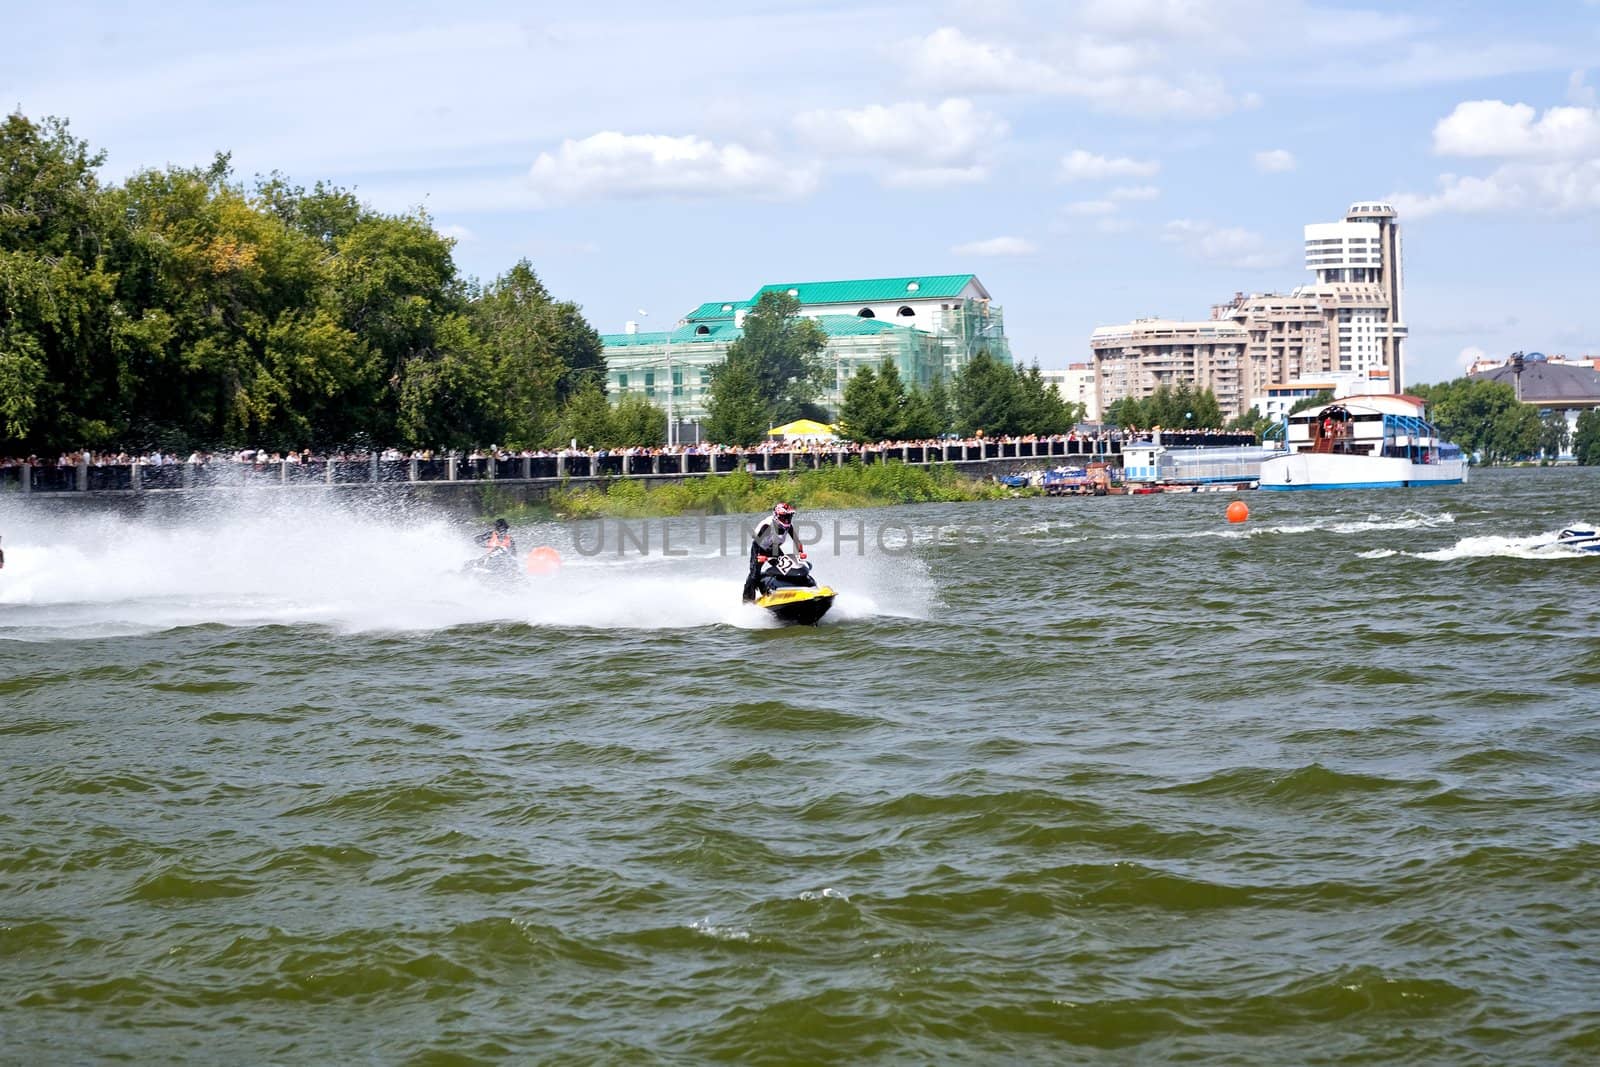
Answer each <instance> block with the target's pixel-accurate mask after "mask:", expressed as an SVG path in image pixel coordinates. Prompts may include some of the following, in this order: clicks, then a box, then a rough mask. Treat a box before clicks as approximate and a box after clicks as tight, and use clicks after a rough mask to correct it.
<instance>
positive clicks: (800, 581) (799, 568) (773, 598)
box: [755, 555, 839, 626]
mask: <svg viewBox="0 0 1600 1067" xmlns="http://www.w3.org/2000/svg"><path fill="white" fill-rule="evenodd" d="M838 595H839V594H838V593H836V592H834V590H833V589H832V588H831V587H829V586H826V585H818V584H817V580H816V579H815V578H813V577H812V576H811V564H810V562H808V561H807V560H803V559H801V558H800V557H799V556H792V555H790V556H772V557H771V558H769V559H767V560H766V562H764V563H762V565H761V576H760V577H759V578H758V579H757V581H756V599H755V603H756V606H757V607H760V608H766V609H767V610H768V611H770V612H772V614H774V615H776V616H777V617H778V618H780V619H782V620H783V621H784V622H797V623H801V624H803V625H806V626H815V625H816V624H817V623H818V622H819V621H821V619H822V617H823V616H824V615H826V614H827V613H828V609H829V608H831V607H833V598H834V597H836V596H838Z"/></svg>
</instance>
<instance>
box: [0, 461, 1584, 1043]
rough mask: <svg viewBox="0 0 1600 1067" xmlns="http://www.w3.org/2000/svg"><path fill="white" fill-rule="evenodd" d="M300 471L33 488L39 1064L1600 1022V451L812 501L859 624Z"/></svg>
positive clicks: (696, 556) (684, 538) (1388, 1034)
mask: <svg viewBox="0 0 1600 1067" xmlns="http://www.w3.org/2000/svg"><path fill="white" fill-rule="evenodd" d="M269 499H271V498H263V500H261V501H256V502H253V503H251V504H249V505H247V506H244V507H240V508H236V509H231V510H227V511H224V512H221V513H218V512H215V511H207V512H203V513H197V514H195V515H193V516H192V517H190V518H187V519H185V520H182V521H178V522H162V523H157V522H155V521H153V520H138V519H133V520H127V519H116V518H113V517H108V516H97V515H91V514H89V513H87V512H63V511H59V510H52V511H49V512H48V513H47V512H45V511H44V510H42V509H41V508H39V507H38V506H37V505H35V506H34V507H33V508H32V509H29V508H25V507H22V506H21V504H20V502H17V501H15V500H13V501H12V502H10V503H4V504H0V533H3V534H4V535H5V542H4V543H5V548H6V551H7V564H8V566H7V567H6V569H5V570H4V571H0V1033H3V1034H4V1042H5V1050H4V1053H0V1058H5V1059H14V1060H16V1061H18V1062H88V1061H97V1060H108V1059H136V1060H147V1061H156V1060H158V1061H188V1062H230V1061H240V1062H260V1061H272V1062H350V1061H369V1062H407V1063H472V1062H496V1061H506V1060H517V1061H539V1062H567V1063H592V1062H629V1063H634V1062H681V1063H698V1062H704V1061H715V1060H740V1061H746V1060H749V1061H764V1062H852V1063H855V1062H897V1063H917V1064H922V1063H958V1062H959V1063H967V1062H975V1061H988V1062H993V1061H1030V1062H1062V1061H1070V1060H1075V1059H1083V1058H1088V1057H1090V1056H1095V1055H1099V1054H1102V1053H1111V1054H1112V1055H1114V1056H1115V1057H1116V1058H1121V1059H1134V1060H1137V1061H1139V1062H1156V1061H1172V1060H1182V1059H1191V1060H1192V1059H1201V1058H1204V1059H1224V1060H1226V1059H1234V1060H1245V1061H1255V1062H1284V1063H1287V1062H1360V1061H1370V1060H1373V1059H1389V1060H1397V1061H1403V1062H1455V1063H1474V1062H1477V1063H1507V1062H1523V1063H1535V1062H1537V1063H1552V1062H1581V1061H1591V1060H1592V1059H1593V1058H1594V1057H1596V1056H1597V1055H1600V997H1597V994H1596V986H1597V982H1600V875H1597V873H1596V872H1597V870H1600V718H1597V715H1600V710H1597V709H1600V699H1597V688H1600V687H1597V683H1600V595H1597V594H1600V555H1595V556H1583V555H1580V554H1577V553H1573V552H1569V551H1567V550H1563V549H1559V548H1550V547H1543V546H1544V544H1545V542H1547V541H1548V540H1549V539H1550V538H1551V537H1552V536H1553V535H1554V533H1555V532H1556V531H1557V530H1559V529H1560V528H1561V527H1563V526H1565V525H1570V524H1573V523H1577V522H1589V523H1593V522H1595V521H1596V520H1600V472H1594V471H1583V470H1562V471H1520V472H1487V473H1481V472H1480V473H1478V474H1476V475H1475V478H1474V481H1473V482H1472V483H1471V484H1470V485H1467V486H1464V487H1457V488H1447V489H1438V490H1415V491H1410V492H1404V491H1385V492H1345V493H1329V494H1265V493H1258V494H1248V495H1247V496H1245V497H1244V499H1245V500H1246V501H1247V502H1248V503H1249V505H1250V507H1251V510H1252V513H1253V514H1252V516H1251V519H1250V521H1249V522H1247V523H1245V524H1243V525H1240V526H1230V525H1228V524H1227V523H1226V522H1225V521H1224V520H1223V511H1224V508H1225V506H1226V504H1227V502H1228V501H1229V500H1230V499H1232V498H1230V497H1227V496H1222V495H1193V496H1182V497H1173V496H1169V497H1163V498H1103V499H1067V500H1019V501H1012V502H1007V503H1000V504H972V505H960V506H935V505H929V506H922V507H907V508H895V509H886V510H883V511H875V512H866V513H861V514H860V515H847V516H833V515H825V516H820V517H821V518H823V519H824V520H827V521H828V523H830V525H827V526H826V529H827V534H825V536H824V538H823V540H822V542H819V547H817V548H816V550H814V551H813V558H814V560H815V561H816V562H817V563H818V569H819V572H820V574H821V576H822V577H823V578H824V579H827V580H829V581H831V582H832V584H835V585H837V586H838V587H840V588H841V589H842V590H843V596H842V598H841V600H840V605H839V608H838V610H837V611H836V613H835V615H834V616H830V618H829V619H828V620H827V622H826V623H825V624H824V625H823V626H821V627H819V628H816V629H778V628H773V627H771V626H768V625H766V624H765V623H764V622H763V621H762V620H761V619H759V618H758V617H756V612H755V610H754V609H745V608H742V607H740V606H739V605H737V604H736V603H734V601H735V600H736V599H737V586H738V584H739V581H740V579H741V577H742V572H743V560H742V552H743V546H742V545H739V544H735V545H733V546H732V552H733V554H732V555H730V556H728V557H726V558H723V557H721V556H719V555H718V553H717V547H716V545H715V543H714V542H713V543H710V544H705V543H700V539H699V538H698V537H697V534H696V531H695V529H694V524H693V523H692V522H691V521H685V522H682V523H676V524H673V525H672V526H671V527H670V528H669V530H668V534H669V545H670V546H671V549H672V551H673V552H674V553H676V552H679V551H683V552H686V553H687V554H686V555H670V556H669V555H663V554H661V552H660V547H661V546H660V539H659V528H658V526H656V525H652V527H651V528H650V529H649V531H648V533H649V536H650V537H651V551H650V554H649V555H648V556H641V555H640V554H639V552H638V551H637V548H636V547H635V546H633V545H630V546H629V551H628V553H627V554H626V555H624V556H623V557H621V558H619V557H618V556H617V554H616V552H615V551H614V550H612V549H610V548H608V550H607V551H604V552H601V553H598V554H595V555H583V554H582V553H581V552H579V551H578V547H579V546H580V545H583V544H584V542H583V541H582V540H581V539H582V537H583V536H585V534H584V532H583V531H582V530H574V529H571V528H562V527H557V526H551V527H548V528H542V529H527V530H520V531H518V534H519V537H520V538H521V540H522V541H523V542H524V544H533V543H539V542H548V543H552V544H556V545H558V546H560V547H562V549H563V551H564V554H565V555H566V558H567V560H568V565H567V566H566V567H565V568H563V570H562V572H561V573H560V574H559V575H557V576H554V577H551V578H546V579H541V580H540V581H539V582H538V583H537V584H535V585H533V586H532V587H530V588H529V589H527V590H523V591H511V592H497V591H493V590H485V589H483V588H481V587H479V586H477V585H476V584H475V583H472V582H469V581H466V580H464V579H462V578H461V577H459V576H458V575H456V574H453V573H452V571H453V570H454V568H455V566H456V565H457V564H458V563H459V561H460V559H461V558H462V557H463V555H464V554H465V552H466V550H467V549H466V546H465V540H464V538H465V532H466V531H465V530H464V529H463V528H461V527H459V526H456V525H453V524H452V523H450V522H449V521H447V520H445V519H444V518H441V517H437V516H422V515H402V514H381V513H380V514H376V515H374V514H367V515H358V514H354V513H351V512H349V511H343V510H337V509H335V508H334V507H333V506H332V505H318V506H310V505H305V504H300V505H295V506H282V505H271V506H269V504H268V500H269ZM835 518H839V519H842V520H845V521H846V523H847V525H846V526H845V527H844V528H843V530H842V532H843V533H845V534H846V535H849V534H851V533H853V532H854V529H855V528H854V522H855V521H856V520H857V519H861V520H863V521H864V522H865V532H866V537H865V538H864V541H863V542H860V543H859V545H860V549H861V554H860V555H858V554H857V548H858V543H857V542H853V541H849V540H845V541H843V542H842V543H841V545H840V552H841V554H840V555H837V556H836V555H834V553H833V546H832V544H831V541H830V538H831V534H832V526H831V520H833V519H835ZM587 536H589V537H590V538H591V540H590V542H588V547H591V548H592V547H593V543H594V542H593V537H594V534H593V531H592V530H591V531H590V532H589V533H588V535H587ZM908 536H909V537H910V538H911V544H910V545H909V546H907V545H906V544H905V541H906V538H907V537H908ZM574 538H578V540H576V541H575V540H574ZM680 546H682V547H680Z"/></svg>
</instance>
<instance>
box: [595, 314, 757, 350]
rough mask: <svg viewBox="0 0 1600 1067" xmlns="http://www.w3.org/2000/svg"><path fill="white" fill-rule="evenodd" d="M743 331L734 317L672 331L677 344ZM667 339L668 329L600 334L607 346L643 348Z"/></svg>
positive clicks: (731, 336) (735, 335) (730, 337)
mask: <svg viewBox="0 0 1600 1067" xmlns="http://www.w3.org/2000/svg"><path fill="white" fill-rule="evenodd" d="M701 331H704V332H701ZM743 333H744V331H743V330H742V329H740V328H739V327H737V326H735V325H734V324H733V320H732V319H721V320H717V319H709V320H706V321H705V322H690V323H685V324H684V325H682V326H678V327H676V328H675V329H673V331H672V343H673V344H675V345H691V344H695V343H697V342H699V343H704V342H706V341H732V340H734V339H736V338H738V337H739V336H740V335H742V334H743ZM666 341H667V331H665V330H657V331H655V332H653V333H603V334H601V335H600V343H601V344H602V345H604V346H605V347H607V348H642V347H644V346H646V345H662V344H665V343H666Z"/></svg>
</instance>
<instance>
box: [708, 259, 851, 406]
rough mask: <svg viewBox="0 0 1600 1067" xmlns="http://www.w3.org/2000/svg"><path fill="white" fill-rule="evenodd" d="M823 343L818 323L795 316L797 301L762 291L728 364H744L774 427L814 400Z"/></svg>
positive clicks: (823, 372) (730, 349) (824, 370)
mask: <svg viewBox="0 0 1600 1067" xmlns="http://www.w3.org/2000/svg"><path fill="white" fill-rule="evenodd" d="M827 345H828V335H827V334H826V333H825V332H823V329H822V327H821V326H818V325H817V323H816V322H815V321H814V320H812V319H808V318H804V317H802V316H801V315H800V301H799V300H797V299H796V298H794V297H792V296H790V295H789V294H787V293H780V292H777V291H775V290H773V291H769V292H765V293H762V294H761V298H760V299H759V300H757V301H756V306H755V307H753V308H751V309H750V312H749V313H748V314H747V315H745V317H744V330H743V333H742V335H741V336H740V337H739V339H738V340H737V341H735V342H733V344H731V345H729V346H728V359H727V363H728V364H729V365H732V364H743V366H744V368H745V370H746V371H747V372H748V373H749V374H750V375H751V377H752V378H753V379H754V382H755V395H756V397H757V398H758V399H759V400H760V402H761V404H762V405H763V406H764V407H765V409H766V410H767V414H768V417H769V418H771V419H772V420H773V422H772V423H769V425H773V424H777V423H784V422H789V421H791V420H793V419H797V418H800V417H802V416H803V415H805V414H806V407H805V406H806V405H807V404H809V403H811V402H813V401H814V400H815V399H816V398H817V395H818V394H819V393H820V392H821V390H822V385H823V380H824V377H825V375H826V373H827V368H826V367H825V366H824V365H823V360H822V358H821V353H822V350H823V349H824V348H826V347H827ZM719 377H720V376H719ZM766 428H767V427H766V426H763V427H762V430H763V431H765V430H766Z"/></svg>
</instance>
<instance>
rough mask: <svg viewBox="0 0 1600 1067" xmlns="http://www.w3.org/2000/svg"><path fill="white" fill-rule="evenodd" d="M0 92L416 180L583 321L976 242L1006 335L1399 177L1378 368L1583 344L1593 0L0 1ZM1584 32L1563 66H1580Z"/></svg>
mask: <svg viewBox="0 0 1600 1067" xmlns="http://www.w3.org/2000/svg"><path fill="white" fill-rule="evenodd" d="M0 20H3V22H0V24H3V25H5V26H6V28H7V32H6V33H5V34H4V36H0V101H3V102H4V104H5V106H7V107H8V108H10V107H12V106H20V108H21V110H22V111H23V113H24V114H27V115H29V116H31V117H42V116H45V115H59V116H62V117H64V118H67V119H69V120H70V121H71V123H72V126H73V129H74V131H75V132H76V133H77V134H78V135H79V136H82V137H85V138H87V139H88V140H89V141H90V142H91V143H92V144H93V145H94V146H96V147H97V148H102V149H104V150H105V151H106V152H107V153H108V160H107V164H106V168H105V176H106V177H108V178H110V179H114V180H115V179H121V178H123V177H125V176H126V175H128V174H130V173H132V172H135V171H137V170H140V169H143V168H147V167H161V166H165V165H167V164H169V163H170V164H180V165H190V164H201V163H206V162H209V161H210V159H211V157H212V155H213V153H215V152H216V151H218V150H226V151H230V152H232V153H233V162H234V166H235V171H236V174H237V175H239V176H240V177H242V178H246V179H248V178H250V177H251V176H253V175H255V174H257V173H264V172H267V171H271V170H278V171H281V172H283V173H285V174H286V175H288V176H289V177H290V178H292V179H294V180H295V181H298V182H301V183H303V184H307V185H309V184H311V183H312V182H314V181H316V180H319V179H326V180H330V181H333V182H335V183H337V184H340V185H344V186H347V187H351V188H354V189H355V190H356V191H357V193H358V194H359V195H360V196H361V197H362V198H364V199H366V200H367V201H369V202H370V203H372V204H374V205H375V206H377V207H380V208H383V209H385V210H393V211H402V210H406V209H408V208H412V207H416V206H418V205H423V206H425V207H426V208H427V210H428V211H429V212H430V214H431V215H432V216H433V218H434V220H435V223H436V225H437V226H438V227H439V228H440V229H441V230H442V231H443V232H446V233H449V234H451V235H453V236H455V237H457V239H458V244H457V246H456V258H457V262H458V263H459V265H460V266H461V268H462V269H463V270H464V271H465V272H467V273H469V274H473V275H477V276H478V277H480V278H484V279H488V278H492V277H494V276H495V275H497V274H499V273H500V272H502V271H504V270H505V269H506V268H508V267H509V266H510V265H511V264H512V263H514V262H515V261H516V260H517V259H518V258H520V257H523V256H526V257H527V258H528V259H530V260H531V261H532V262H533V264H534V266H535V267H536V269H537V270H538V271H539V273H540V274H541V275H542V276H543V277H544V279H545V281H546V282H547V284H548V285H549V286H550V288H551V289H552V290H553V291H554V292H555V293H556V294H557V295H559V296H561V297H564V298H570V299H573V300H576V301H578V302H579V303H580V304H582V305H583V306H584V308H585V311H586V313H587V314H588V316H589V318H590V320H591V321H592V322H593V323H594V324H595V325H596V326H597V327H598V328H599V329H600V330H601V331H602V332H614V331H617V330H620V329H621V327H622V323H623V321H624V320H626V319H630V318H637V317H638V316H637V312H636V309H638V308H646V309H649V310H650V311H651V313H652V315H651V319H650V320H646V321H647V323H653V321H658V320H660V319H662V318H671V317H675V316H676V315H678V314H681V313H683V312H685V311H687V310H689V309H690V308H692V307H694V306H695V305H697V304H699V303H701V302H702V301H704V300H713V299H729V298H742V297H748V296H750V295H751V294H752V293H754V291H755V290H756V288H757V287H758V286H760V285H762V284H766V283H774V282H784V281H809V280H817V279H826V278H848V277H870V276H880V275H899V274H914V273H957V272H966V271H971V272H974V273H976V274H977V275H978V276H979V277H980V278H981V279H982V280H983V282H984V283H985V285H987V286H988V288H989V290H990V291H991V293H993V294H994V297H995V299H996V301H997V302H999V303H1000V304H1001V305H1002V306H1003V307H1004V308H1005V311H1006V316H1007V327H1008V332H1009V333H1010V335H1011V336H1012V338H1013V342H1014V350H1015V351H1016V353H1017V354H1018V355H1019V356H1020V357H1022V358H1024V359H1028V360H1033V359H1037V360H1038V361H1039V362H1040V364H1041V365H1043V366H1045V367H1059V366H1064V365H1066V364H1067V363H1069V362H1074V361H1081V360H1085V359H1087V358H1088V336H1089V333H1090V331H1091V330H1092V329H1093V328H1094V327H1095V326H1096V325H1101V324H1111V323H1117V322H1125V321H1127V320H1128V319H1130V318H1133V317H1137V316H1143V315H1165V316H1169V317H1177V318H1203V317H1205V316H1206V315H1207V314H1208V313H1209V307H1210V305H1211V304H1212V303H1215V302H1219V301H1222V300H1224V299H1226V298H1228V297H1230V296H1231V295H1232V294H1233V293H1234V292H1235V291H1236V290H1244V291H1272V290H1278V291H1283V290H1287V289H1288V288H1291V287H1292V286H1294V285H1297V284H1301V283H1302V282H1305V281H1308V280H1309V279H1310V275H1309V274H1308V273H1307V272H1306V271H1305V270H1304V268H1303V264H1302V260H1301V237H1302V235H1301V227H1302V225H1303V224H1305V223H1307V222H1321V221H1334V220H1337V219H1338V218H1340V217H1341V215H1342V213H1343V211H1344V209H1345V208H1346V207H1347V206H1348V205H1349V204H1350V203H1351V202H1353V201H1356V200H1368V199H1378V198H1384V199H1390V200H1393V201H1394V202H1396V204H1397V206H1398V207H1399V208H1400V209H1401V212H1402V217H1401V224H1402V226H1403V234H1404V241H1405V257H1406V258H1405V270H1406V299H1407V307H1406V320H1407V322H1408V323H1409V324H1410V327H1411V337H1412V340H1411V342H1410V346H1409V352H1408V368H1407V375H1406V376H1407V379H1408V380H1410V381H1439V380H1443V379H1446V378H1449V377H1453V376H1454V375H1455V374H1456V373H1458V371H1459V370H1460V368H1461V366H1462V363H1463V360H1464V359H1466V358H1470V357H1471V356H1472V355H1473V354H1476V353H1477V352H1479V351H1482V352H1487V353H1489V354H1493V355H1501V354H1504V353H1507V352H1509V351H1511V350H1513V349H1519V348H1520V349H1524V350H1528V351H1535V350H1536V351H1543V352H1546V353H1556V352H1565V353H1568V354H1572V355H1577V354H1581V353H1593V354H1596V355H1600V311H1597V310H1596V308H1597V306H1600V301H1597V300H1596V298H1595V280H1596V277H1597V275H1600V270H1597V267H1600V259H1597V256H1596V249H1597V248H1600V106H1597V89H1596V87H1597V86H1600V2H1597V0H1543V2H1538V0H1535V2H1532V3H1523V4H1519V5H1510V4H1503V3H1473V2H1466V3H1450V4H1444V3H1435V4H1429V3H1409V4H1407V3H1397V4H1393V5H1382V4H1376V3H1374V4H1371V5H1370V6H1360V5H1354V4H1334V3H1317V2H1312V0H1082V2H1076V3H1072V2H1057V3H1035V2H1030V0H949V2H943V3H941V2H939V0H929V2H918V3H911V2H898V0H890V2H882V3H831V2H815V3H798V2H795V3H776V2H764V0H746V2H744V3H739V4H727V3H719V4H711V3H698V2H686V3H684V2H680V3H674V4H637V3H610V2H606V0H597V2H595V3H591V4H588V5H574V4H552V3H522V4H511V3H495V2H485V3H460V2H458V3H452V4H444V3H423V2H411V3H406V2H384V3H376V2H365V0H363V2H339V0H325V2H321V3H306V2H301V0H284V2H279V3H275V4H272V5H260V6H250V7H245V8H240V9H238V10H232V9H229V7H228V6H227V5H217V4H212V3H203V4H202V3H193V2H187V0H177V2H170V3H167V4H164V5H130V4H127V3H115V4H112V3H106V4H96V3H72V2H65V3H58V4H55V5H53V6H51V5H41V4H36V3H27V4H23V3H17V2H16V0H0ZM1591 65H1592V66H1593V68H1594V69H1593V70H1591V69H1589V67H1590V66H1591Z"/></svg>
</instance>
